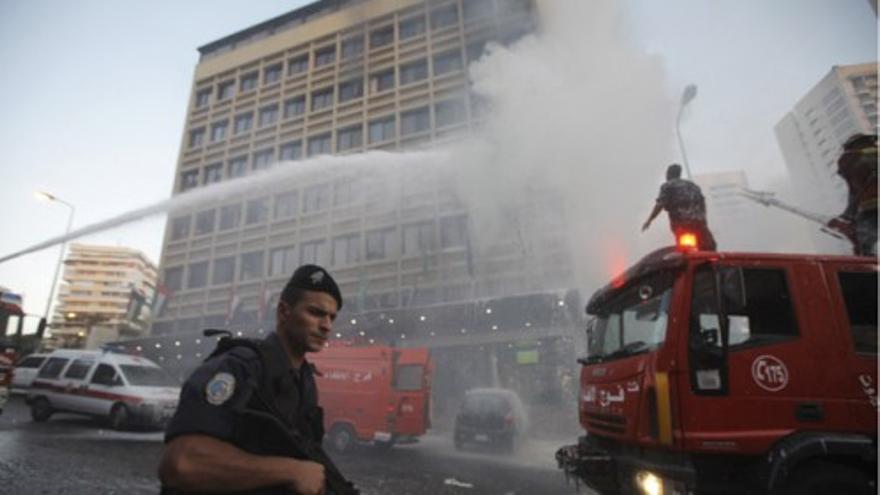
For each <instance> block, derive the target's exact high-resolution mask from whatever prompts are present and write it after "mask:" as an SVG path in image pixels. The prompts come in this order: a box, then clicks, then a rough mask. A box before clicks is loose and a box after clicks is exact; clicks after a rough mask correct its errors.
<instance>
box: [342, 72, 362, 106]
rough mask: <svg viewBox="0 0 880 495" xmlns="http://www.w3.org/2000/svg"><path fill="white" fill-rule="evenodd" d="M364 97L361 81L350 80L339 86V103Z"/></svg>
mask: <svg viewBox="0 0 880 495" xmlns="http://www.w3.org/2000/svg"><path fill="white" fill-rule="evenodd" d="M363 95H364V81H363V79H360V78H358V79H352V80H350V81H346V82H344V83H340V84H339V103H343V102H346V101H349V100H354V99H355V98H360V97H361V96H363Z"/></svg>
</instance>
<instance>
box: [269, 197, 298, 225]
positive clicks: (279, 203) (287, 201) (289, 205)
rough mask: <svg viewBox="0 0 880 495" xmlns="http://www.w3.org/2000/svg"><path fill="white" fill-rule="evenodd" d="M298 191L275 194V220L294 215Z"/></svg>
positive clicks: (296, 207)
mask: <svg viewBox="0 0 880 495" xmlns="http://www.w3.org/2000/svg"><path fill="white" fill-rule="evenodd" d="M298 205H299V193H298V192H296V191H290V192H286V193H282V194H278V195H276V196H275V214H274V218H275V219H276V220H279V219H282V218H290V217H293V216H296V212H297V210H298V209H299V208H298Z"/></svg>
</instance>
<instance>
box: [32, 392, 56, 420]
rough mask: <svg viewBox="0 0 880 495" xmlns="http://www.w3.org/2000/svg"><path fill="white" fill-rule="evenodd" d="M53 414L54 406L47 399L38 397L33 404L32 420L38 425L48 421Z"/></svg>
mask: <svg viewBox="0 0 880 495" xmlns="http://www.w3.org/2000/svg"><path fill="white" fill-rule="evenodd" d="M53 412H54V411H53V410H52V405H51V404H49V400H48V399H46V398H45V397H37V398H36V399H34V400H33V401H32V402H31V419H33V420H34V421H36V422H37V423H42V422H44V421H48V420H49V418H50V417H51V416H52V413H53Z"/></svg>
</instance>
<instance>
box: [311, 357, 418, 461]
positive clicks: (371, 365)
mask: <svg viewBox="0 0 880 495" xmlns="http://www.w3.org/2000/svg"><path fill="white" fill-rule="evenodd" d="M309 359H310V360H311V361H312V363H314V365H315V367H316V368H317V370H318V375H317V376H316V380H317V383H318V390H319V394H320V396H319V400H320V403H321V406H322V407H323V408H324V427H325V429H326V431H327V439H328V441H329V442H330V445H331V446H332V447H333V448H334V449H335V450H337V451H346V450H348V449H349V448H350V447H352V446H353V445H354V444H355V443H356V442H373V444H374V445H376V446H378V447H391V446H393V445H394V444H395V443H408V442H414V441H416V439H417V437H419V436H420V435H423V434H424V433H425V431H426V430H427V429H428V428H429V427H430V426H431V421H430V409H431V407H430V398H431V370H432V363H431V359H430V355H429V353H428V350H427V349H425V348H413V349H400V348H392V347H387V346H380V345H375V346H367V347H355V346H342V345H333V346H331V347H328V348H326V349H324V350H323V351H321V352H319V353H316V354H314V355H313V356H312V357H310V358H309Z"/></svg>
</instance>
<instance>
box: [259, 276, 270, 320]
mask: <svg viewBox="0 0 880 495" xmlns="http://www.w3.org/2000/svg"><path fill="white" fill-rule="evenodd" d="M270 296H271V291H270V290H269V284H267V283H265V282H263V287H262V288H261V289H260V295H258V296H257V321H258V322H260V323H262V322H264V321H266V316H267V314H266V310H267V309H268V308H269V298H270Z"/></svg>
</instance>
